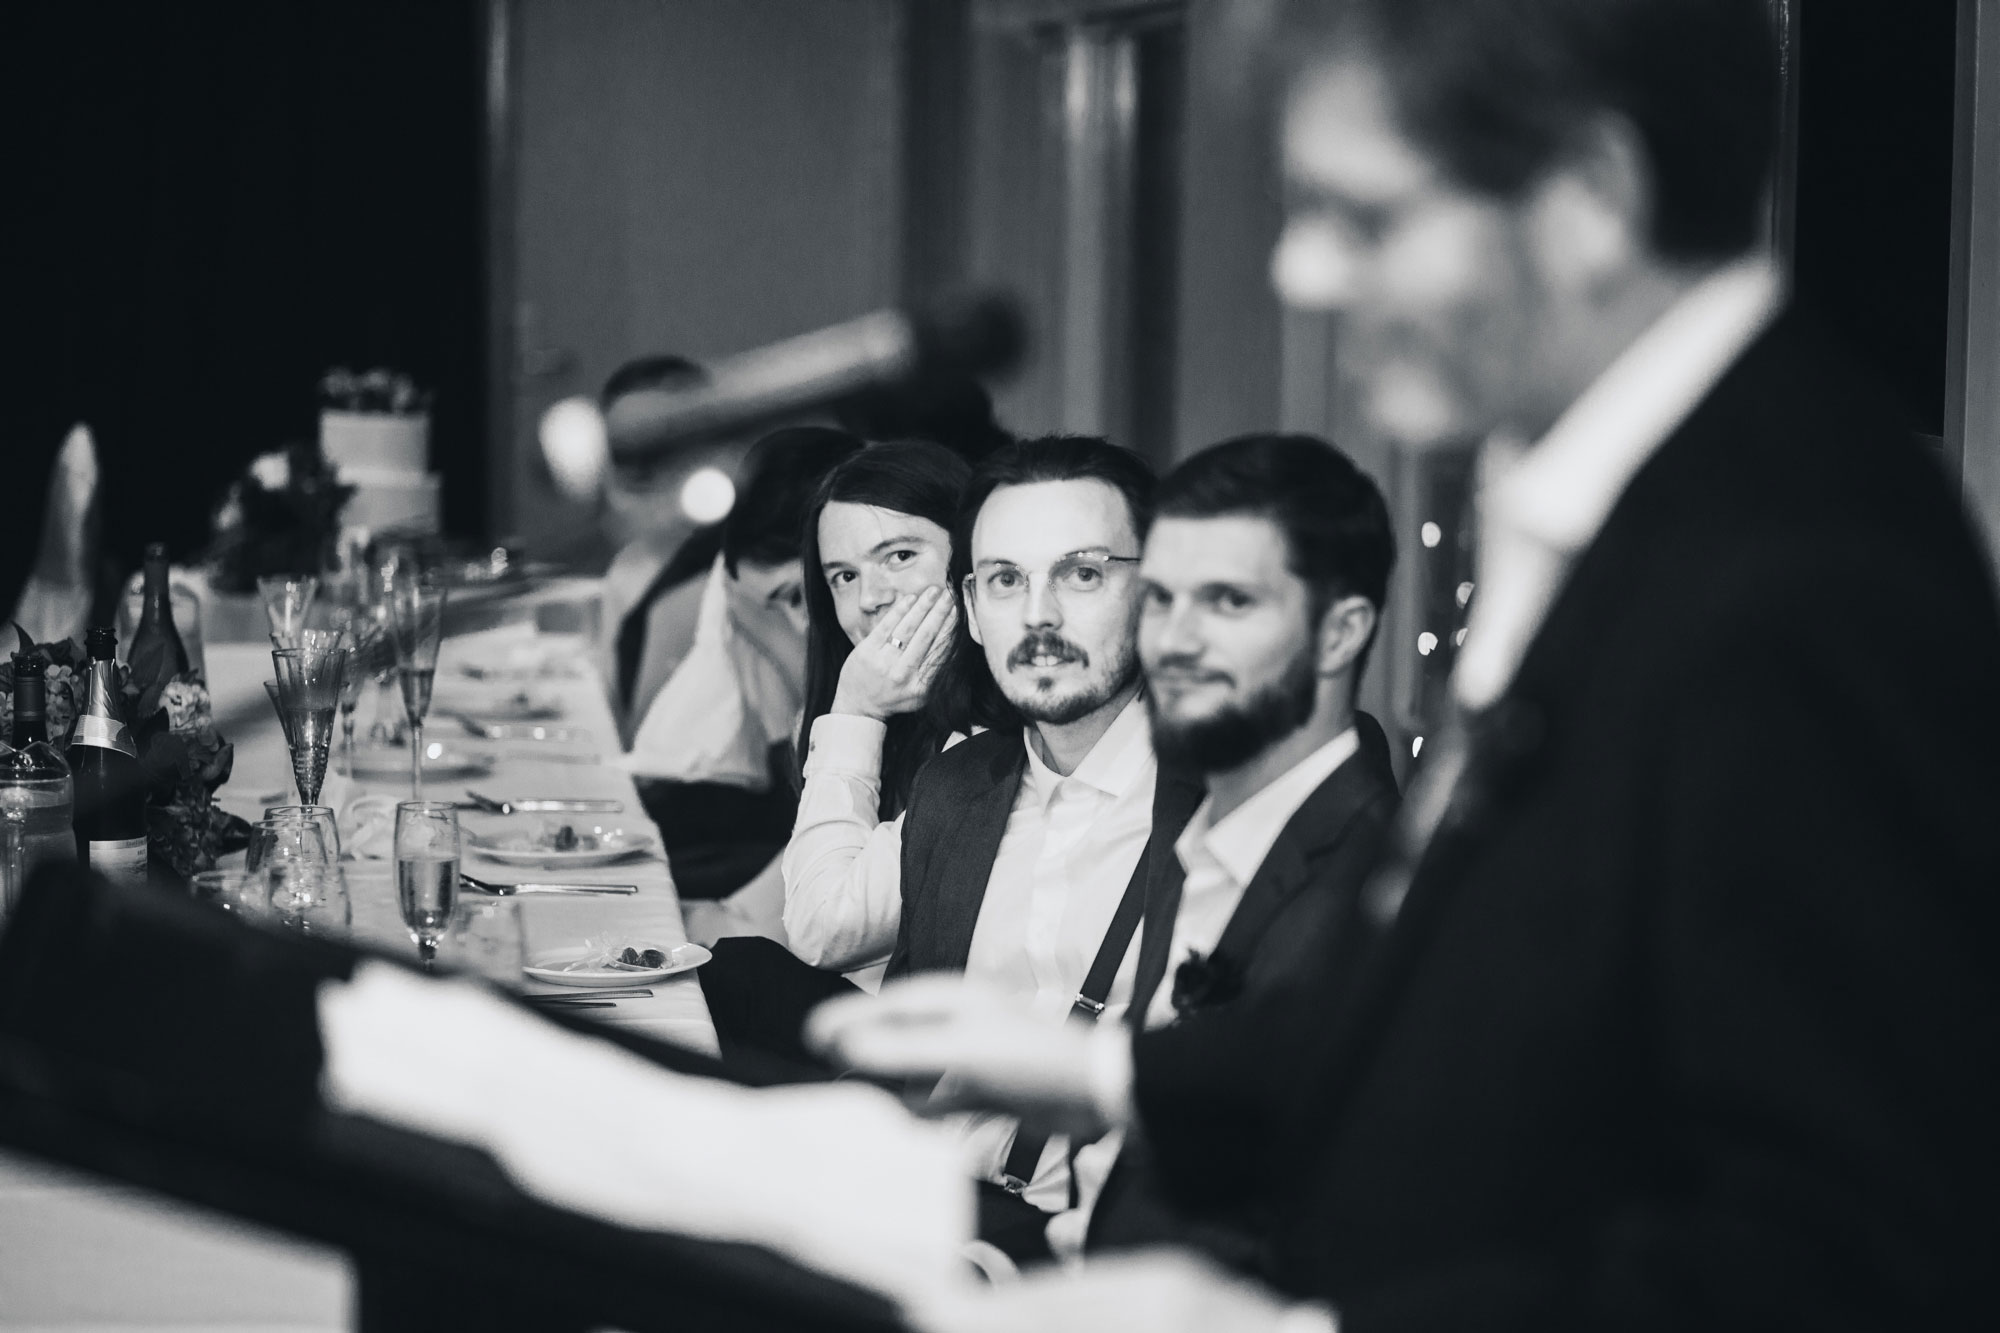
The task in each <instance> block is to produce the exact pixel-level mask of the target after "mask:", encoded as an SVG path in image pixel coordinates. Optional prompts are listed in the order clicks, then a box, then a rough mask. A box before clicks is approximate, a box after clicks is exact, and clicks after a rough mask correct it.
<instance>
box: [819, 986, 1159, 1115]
mask: <svg viewBox="0 0 2000 1333" xmlns="http://www.w3.org/2000/svg"><path fill="white" fill-rule="evenodd" d="M805 1035H806V1042H807V1044H808V1045H811V1046H812V1047H814V1048H815V1049H817V1050H819V1051H820V1052H822V1053H823V1054H825V1055H826V1056H828V1057H829V1058H830V1059H833V1060H835V1061H837V1062H840V1063H844V1064H847V1065H849V1066H851V1067H853V1068H855V1069H859V1070H862V1071H864V1072H866V1073H870V1074H878V1075H887V1076H890V1077H903V1078H926V1079H928V1078H938V1077H940V1076H942V1077H943V1079H944V1081H943V1083H941V1084H940V1085H939V1087H938V1091H937V1094H936V1095H935V1096H934V1097H933V1098H932V1099H931V1101H930V1103H929V1105H928V1106H927V1107H926V1109H927V1110H930V1111H936V1112H944V1111H960V1110H998V1111H1006V1112H1008V1113H1010V1114H1013V1115H1019V1116H1026V1117H1032V1118H1034V1119H1035V1120H1037V1121H1041V1122H1044V1123H1047V1124H1049V1125H1050V1126H1051V1127H1052V1128H1053V1129H1054V1130H1056V1131H1058V1132H1062V1133H1069V1134H1077V1135H1083V1136H1087V1137H1093V1138H1094V1137H1096V1136H1097V1135H1098V1134H1100V1133H1102V1132H1103V1131H1104V1130H1105V1129H1107V1128H1109V1127H1110V1126H1111V1124H1112V1123H1114V1122H1115V1121H1118V1120H1122V1118H1123V1116H1122V1106H1123V1102H1124V1100H1125V1097H1126V1095H1127V1093H1126V1087H1127V1085H1129V1083H1130V1075H1129V1070H1128V1069H1123V1068H1120V1067H1117V1066H1115V1065H1114V1069H1113V1072H1112V1074H1111V1076H1110V1077H1109V1078H1108V1079H1107V1078H1106V1077H1105V1076H1104V1075H1103V1074H1101V1073H1096V1072H1094V1071H1095V1070H1096V1068H1097V1065H1098V1062H1099V1061H1100V1059H1101V1056H1102V1054H1103V1053H1101V1052H1099V1051H1096V1050H1094V1049H1093V1047H1094V1044H1095V1043H1094V1041H1093V1037H1094V1036H1097V1035H1099V1034H1097V1033H1096V1032H1095V1030H1094V1029H1091V1028H1086V1027H1082V1026H1080V1025H1078V1024H1075V1023H1067V1022H1054V1021H1051V1020H1050V1019H1049V1018H1048V1017H1046V1016H1040V1015H1036V1014H1033V1013H1030V1012H1028V1011H1027V1010H1026V1009H1024V1008H1022V1007H1021V1006H1020V1005H1019V1004H1017V1003H1016V1002H1015V1001H1013V1000H1012V999H1010V998H1008V997H1007V996H1004V995H1000V994H997V993H995V992H993V991H990V990H987V989H985V988H983V987H980V986H978V985H975V984H972V983H969V982H967V981H965V980H964V979H963V978H961V977H956V976H926V977H912V978H910V979H909V980H907V981H899V982H891V983H890V984H889V985H887V986H884V987H883V988H882V993H881V994H880V995H856V996H848V997H843V998H841V999H837V1000H829V1001H828V1002H827V1003H825V1004H823V1005H821V1006H820V1007H819V1008H818V1009H815V1010H814V1011H813V1013H812V1015H811V1017H810V1018H808V1019H807V1020H806V1030H805ZM1121 1035H1122V1034H1116V1033H1111V1034H1103V1036H1104V1039H1105V1040H1108V1041H1110V1042H1113V1043H1116V1042H1117V1040H1118V1037H1119V1036H1121ZM1120 1051H1121V1052H1122V1047H1121V1048H1120ZM1107 1082H1109V1083H1111V1084H1113V1085H1115V1086H1112V1087H1106V1086H1104V1085H1105V1084H1106V1083H1107ZM1107 1101H1108V1102H1110V1103H1111V1104H1110V1105H1106V1104H1105V1103H1106V1102H1107Z"/></svg>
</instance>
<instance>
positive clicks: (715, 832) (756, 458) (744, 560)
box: [625, 426, 862, 920]
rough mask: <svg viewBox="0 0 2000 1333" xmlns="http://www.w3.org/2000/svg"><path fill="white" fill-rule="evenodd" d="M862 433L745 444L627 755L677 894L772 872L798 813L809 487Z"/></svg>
mask: <svg viewBox="0 0 2000 1333" xmlns="http://www.w3.org/2000/svg"><path fill="white" fill-rule="evenodd" d="M861 447H862V446H861V442H860V441H859V440H857V439H855V438H854V437H853V436H852V435H849V434H848V433H847V432H845V431H840V430H834V429H832V428H831V427H826V426H792V427H787V428H785V429H783V430H778V431H774V432H772V433H771V434H769V435H766V436H764V437H763V438H762V439H760V440H759V441H757V443H756V444H755V445H754V446H753V447H752V448H751V450H750V454H749V457H748V458H747V459H746V460H745V462H744V465H743V484H742V486H741V488H740V489H739V491H738V494H737V498H736V503H735V507H734V508H732V509H731V510H730V511H729V516H728V517H727V518H725V519H724V520H723V521H722V523H721V525H720V526H721V532H720V534H719V537H720V540H719V543H718V546H719V549H718V550H717V552H716V555H715V557H714V558H713V560H711V561H710V562H709V565H708V567H707V569H706V571H705V574H704V577H702V578H700V579H698V580H697V581H696V584H695V586H696V587H698V588H699V589H700V599H699V602H698V604H697V607H696V616H695V627H694V633H693V637H692V642H691V643H690V645H689V647H688V650H687V653H686V655H685V656H684V657H683V658H682V659H681V662H680V665H679V666H678V667H677V668H676V669H675V671H674V673H673V675H672V676H671V677H670V678H669V679H668V680H667V681H666V682H665V683H664V684H663V685H662V686H661V688H660V690H659V692H658V693H657V694H656V695H655V696H654V697H653V699H652V701H651V703H650V704H648V706H647V708H646V712H645V714H644V716H643V718H642V719H641V720H640V722H639V724H638V727H637V728H636V730H635V732H634V735H633V739H632V748H631V750H630V752H629V753H628V754H627V755H626V757H625V762H626V765H627V767H628V768H629V769H630V770H631V771H632V773H633V774H634V775H635V776H636V777H638V778H639V779H640V783H639V787H640V795H641V796H642V797H643V798H644V799H645V801H646V806H647V810H648V812H649V813H650V814H651V815H652V816H653V818H654V820H655V822H657V823H658V824H659V826H660V832H661V834H662V836H663V837H664V838H665V840H666V846H667V858H668V860H669V862H670V863H671V864H672V867H673V871H674V882H675V887H676V889H677V891H678V892H679V893H680V895H681V897H683V898H686V899H713V898H719V897H724V896H727V895H731V894H733V893H735V892H736V891H737V890H739V889H742V888H744V887H745V886H746V885H748V884H750V883H751V881H753V880H755V879H757V878H758V877H759V872H760V871H764V870H766V869H767V868H769V870H770V875H769V876H768V878H769V879H770V881H771V887H772V892H770V893H769V895H768V896H769V898H770V904H769V907H768V910H766V911H764V913H763V915H765V916H767V917H769V918H770V919H772V920H775V919H776V917H777V914H778V911H779V908H778V905H777V904H778V899H779V894H778V892H777V891H776V882H777V872H776V867H775V865H774V864H773V863H774V862H775V860H776V858H777V855H778V853H779V852H781V851H783V850H784V846H785V841H786V839H787V838H788V837H789V836H790V834H791V828H792V819H793V816H794V815H795V814H796V812H797V807H798V796H797V787H796V786H795V776H796V774H797V772H798V769H797V765H796V761H795V759H794V758H793V754H792V737H793V736H794V735H795V734H796V732H797V730H798V724H799V715H800V712H801V710H802V708H803V706H804V699H805V675H806V600H805V586H804V576H803V573H802V571H801V567H800V559H799V533H800V531H801V528H802V527H803V524H804V521H805V512H806V508H807V505H808V503H809V502H810V500H811V498H812V496H813V494H814V493H815V492H816V491H817V490H818V489H819V486H820V483H821V481H822V480H823V479H824V478H825V476H826V474H827V473H828V472H829V471H830V470H831V469H832V468H833V467H834V465H835V464H837V463H839V462H840V461H841V460H842V459H844V458H847V457H848V456H850V455H852V454H854V453H856V452H858V451H859V450H860V449H861Z"/></svg>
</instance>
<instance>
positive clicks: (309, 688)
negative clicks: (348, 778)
mask: <svg viewBox="0 0 2000 1333" xmlns="http://www.w3.org/2000/svg"><path fill="white" fill-rule="evenodd" d="M299 637H300V639H301V646H300V647H297V648H276V649H273V650H272V652H271V661H272V664H273V665H274V666H275V667H276V668H277V675H278V680H277V685H278V704H279V707H280V709H281V710H282V713H283V717H284V721H285V743H286V746H287V747H288V748H289V749H290V750H291V752H292V776H293V779H294V780H295V781H296V782H297V783H298V788H299V800H300V802H301V804H304V805H318V804H319V789H320V785H321V784H322V783H323V782H325V781H326V754H327V748H328V745H329V743H330V742H331V741H332V739H333V715H334V713H335V711H337V710H338V709H339V707H340V683H341V679H342V677H343V676H344V675H345V674H346V668H347V650H346V649H345V648H342V647H340V646H339V643H340V636H339V635H337V634H333V633H330V632H329V631H326V630H305V631H302V632H301V634H300V636H299Z"/></svg>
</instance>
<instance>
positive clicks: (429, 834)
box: [396, 801, 459, 971]
mask: <svg viewBox="0 0 2000 1333" xmlns="http://www.w3.org/2000/svg"><path fill="white" fill-rule="evenodd" d="M458 851H459V841H458V807H457V806H455V805H453V804H452V803H451V802H450V801H402V802H400V803H398V804H397V806H396V905H397V907H399V908H400V909H401V910H402V913H403V924H404V925H405V926H408V927H409V928H410V938H411V939H413V940H415V941H416V944H417V956H418V957H419V958H421V959H422V960H423V964H424V970H425V971H430V970H432V968H433V967H434V966H435V964H436V961H437V949H438V941H439V939H441V938H442V937H443V935H444V933H445V931H446V930H447V929H448V928H449V927H450V925H451V918H452V911H453V909H454V908H455V907H456V906H457V904H458Z"/></svg>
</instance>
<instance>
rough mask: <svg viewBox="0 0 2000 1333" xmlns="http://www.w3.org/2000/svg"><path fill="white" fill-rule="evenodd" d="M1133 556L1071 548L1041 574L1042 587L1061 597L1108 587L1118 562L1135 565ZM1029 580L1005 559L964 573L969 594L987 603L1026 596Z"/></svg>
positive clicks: (1093, 548)
mask: <svg viewBox="0 0 2000 1333" xmlns="http://www.w3.org/2000/svg"><path fill="white" fill-rule="evenodd" d="M1138 563H1139V557H1138V556H1136V555H1113V554H1111V552H1110V551H1108V550H1106V549H1104V548H1103V547H1101V546H1093V547H1088V548H1086V549H1084V550H1081V551H1071V552H1070V553H1069V554H1068V555H1066V556H1063V557H1062V558H1061V559H1059V560H1057V561H1056V562H1055V563H1054V564H1053V565H1050V566H1049V568H1048V572H1047V573H1045V574H1044V575H1042V583H1043V586H1044V587H1046V588H1048V589H1049V590H1050V591H1052V592H1055V593H1057V594H1059V595H1061V596H1064V597H1077V596H1088V595H1090V594H1092V593H1096V592H1102V591H1103V590H1104V589H1105V588H1106V587H1108V586H1110V583H1111V577H1112V575H1113V574H1114V573H1116V572H1117V567H1118V566H1119V565H1136V564H1138ZM1032 584H1033V579H1032V577H1031V576H1030V575H1029V573H1028V571H1027V570H1025V569H1022V568H1021V567H1020V566H1019V565H1016V564H1013V563H1011V562H1009V561H1006V560H984V561H981V562H980V565H979V568H978V569H976V570H974V571H973V572H972V573H970V574H967V575H966V576H965V589H966V592H967V593H968V594H970V595H973V596H977V597H980V598H983V599H984V600H986V601H989V602H1009V601H1013V600H1014V599H1015V598H1017V597H1025V596H1027V595H1028V589H1029V588H1030V586H1032Z"/></svg>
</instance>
